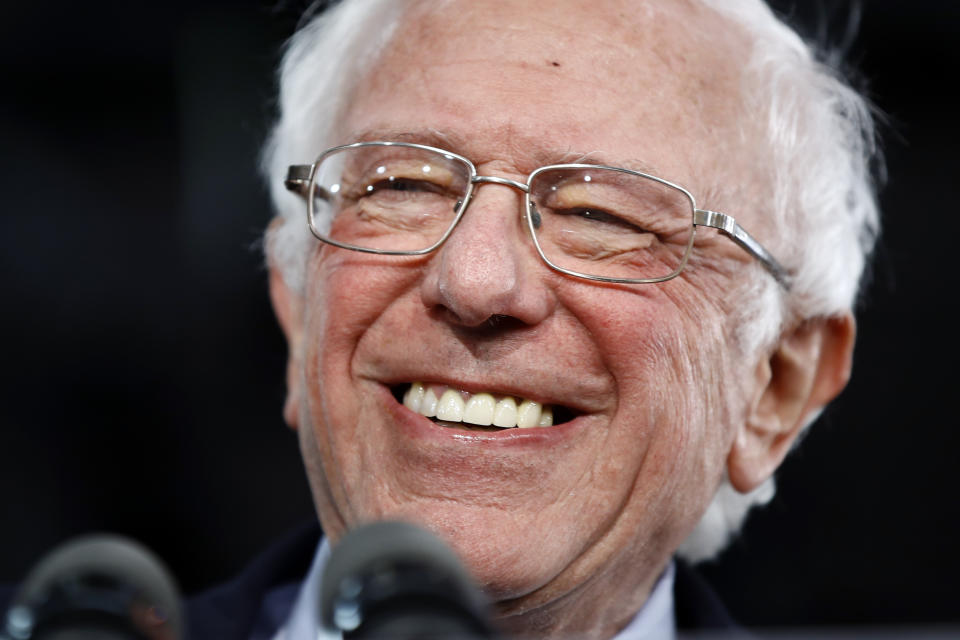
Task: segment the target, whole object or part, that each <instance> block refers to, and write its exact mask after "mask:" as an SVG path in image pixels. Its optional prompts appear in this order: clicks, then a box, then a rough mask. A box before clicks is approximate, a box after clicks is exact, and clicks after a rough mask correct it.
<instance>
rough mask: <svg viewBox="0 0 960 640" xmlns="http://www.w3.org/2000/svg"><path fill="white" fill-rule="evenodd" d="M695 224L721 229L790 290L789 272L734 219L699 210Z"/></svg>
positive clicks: (716, 212) (694, 216)
mask: <svg viewBox="0 0 960 640" xmlns="http://www.w3.org/2000/svg"><path fill="white" fill-rule="evenodd" d="M693 224H695V225H700V226H704V227H712V228H714V229H719V230H720V231H721V232H722V233H723V234H724V235H726V236H727V237H728V238H730V239H731V240H733V241H734V242H736V243H737V244H738V245H740V247H741V248H742V249H743V250H744V251H746V252H747V253H749V254H750V255H752V256H753V257H754V258H756V259H757V260H759V261H760V264H762V265H763V267H764V268H765V269H766V270H767V271H769V272H770V275H772V276H773V278H774V279H775V280H776V281H777V282H778V283H780V286H782V287H783V288H784V289H785V290H787V291H789V290H790V274H789V273H787V270H786V269H785V268H784V267H783V265H781V264H780V263H779V262H777V260H776V258H774V257H773V256H772V255H770V252H769V251H767V250H766V249H764V248H763V245H761V244H760V243H759V242H757V241H756V240H755V239H754V238H753V236H751V235H750V234H749V233H747V232H746V230H745V229H744V228H743V227H741V226H740V225H739V224H737V221H736V220H734V219H733V218H732V217H730V216H728V215H727V214H725V213H720V212H718V211H707V210H706V209H697V210H696V211H694V215H693Z"/></svg>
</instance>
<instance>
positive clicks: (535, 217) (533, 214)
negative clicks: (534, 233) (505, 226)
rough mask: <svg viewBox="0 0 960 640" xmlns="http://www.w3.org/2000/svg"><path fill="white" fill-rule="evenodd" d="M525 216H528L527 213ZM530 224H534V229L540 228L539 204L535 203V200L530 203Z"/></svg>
mask: <svg viewBox="0 0 960 640" xmlns="http://www.w3.org/2000/svg"><path fill="white" fill-rule="evenodd" d="M524 211H526V208H524ZM524 216H526V213H524ZM530 222H532V223H533V228H534V229H539V228H540V224H541V219H540V212H539V211H537V203H535V202H534V201H533V200H531V201H530Z"/></svg>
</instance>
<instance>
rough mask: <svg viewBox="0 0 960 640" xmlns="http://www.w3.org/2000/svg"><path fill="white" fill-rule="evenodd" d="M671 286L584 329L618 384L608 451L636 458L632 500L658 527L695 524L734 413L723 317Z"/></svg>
mask: <svg viewBox="0 0 960 640" xmlns="http://www.w3.org/2000/svg"><path fill="white" fill-rule="evenodd" d="M668 284H669V283H668ZM678 285H679V286H675V287H673V288H672V289H670V288H668V287H667V286H661V289H659V290H656V291H650V292H648V291H644V292H642V293H639V294H633V295H627V296H625V299H624V300H622V301H621V303H620V304H609V301H608V303H607V305H606V307H605V308H607V309H615V310H617V311H616V313H609V314H607V315H606V316H604V317H602V318H597V319H595V320H594V321H593V323H592V324H589V326H590V328H591V330H592V333H593V335H594V336H595V341H596V343H597V344H598V345H600V346H601V348H602V351H603V354H604V358H605V363H606V366H607V367H608V368H609V370H610V371H611V372H612V373H613V375H614V377H615V378H616V380H617V389H618V405H617V409H616V412H617V414H616V419H615V421H614V422H615V424H617V425H619V428H618V429H617V430H615V432H613V433H612V434H611V437H612V438H613V439H614V441H613V442H612V444H611V447H612V449H613V450H617V451H632V452H634V454H633V455H635V456H639V457H640V460H639V463H638V465H639V468H638V471H637V474H636V476H635V477H634V483H633V486H632V489H631V500H632V501H635V502H636V503H637V504H646V505H651V506H652V507H653V512H654V513H659V514H662V515H663V516H664V517H659V516H658V518H657V520H658V521H661V522H663V523H665V524H664V526H667V525H666V523H669V522H671V519H672V518H673V517H674V516H676V515H679V516H680V517H679V518H678V519H679V520H680V521H683V520H685V519H689V518H694V519H695V518H696V517H697V514H698V513H699V510H700V507H701V506H702V505H705V504H706V503H707V502H709V499H710V497H711V496H712V494H713V491H714V489H715V487H716V486H717V485H718V483H719V482H720V479H721V477H722V475H723V469H724V463H725V460H726V451H727V450H728V449H729V446H730V442H731V440H732V437H733V435H734V432H735V430H734V425H735V424H737V416H738V415H740V413H739V412H738V410H737V409H736V408H737V407H738V406H739V405H740V404H741V403H740V402H739V396H738V394H737V389H738V384H737V383H736V382H735V381H734V380H733V379H732V378H733V377H734V376H735V372H734V366H733V358H732V354H733V352H732V348H731V346H730V342H729V340H728V336H727V331H726V329H725V321H724V318H723V316H722V315H721V314H720V313H719V311H718V310H717V309H715V308H714V306H713V305H712V304H711V303H709V302H707V301H705V300H703V299H702V298H701V297H700V296H698V295H697V294H696V293H695V292H693V290H691V289H690V287H689V286H688V285H685V283H682V282H680V283H678ZM628 293H629V292H628ZM591 308H592V309H597V308H601V307H599V305H598V304H595V305H591ZM585 323H588V321H587V320H585ZM637 452H640V453H637ZM622 458H623V455H621V459H622ZM615 473H616V469H612V470H611V476H612V475H614V474H615ZM677 510H679V511H681V512H682V513H680V514H677V513H676V511H677ZM644 511H646V509H645V510H644ZM667 514H670V515H669V517H667ZM684 514H688V515H689V518H687V516H686V515H684ZM634 524H636V525H638V526H650V524H651V523H650V522H647V523H642V522H637V523H634ZM692 524H695V521H694V522H693V523H691V525H690V526H692ZM670 535H671V537H673V536H674V534H673V533H671V534H670Z"/></svg>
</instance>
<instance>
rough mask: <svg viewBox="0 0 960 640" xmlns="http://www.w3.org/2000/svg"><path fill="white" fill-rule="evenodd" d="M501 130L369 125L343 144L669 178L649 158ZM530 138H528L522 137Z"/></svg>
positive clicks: (505, 126)
mask: <svg viewBox="0 0 960 640" xmlns="http://www.w3.org/2000/svg"><path fill="white" fill-rule="evenodd" d="M496 128H497V129H501V130H500V131H495V132H491V135H490V136H485V135H482V134H481V135H476V134H472V135H462V134H459V133H456V132H446V131H441V130H439V129H433V128H422V129H413V130H411V129H402V128H397V127H390V126H384V127H370V128H366V129H363V130H360V131H358V132H355V133H353V134H352V135H351V136H350V137H349V139H346V140H344V141H343V143H344V144H349V143H352V142H374V141H382V142H410V143H415V144H423V145H427V146H430V147H437V148H440V149H443V150H445V151H452V152H454V153H457V154H459V155H462V156H464V157H466V158H467V159H468V160H470V161H471V162H474V163H475V164H484V163H486V162H492V161H496V160H502V161H507V162H510V163H511V164H513V165H514V166H516V167H518V168H520V167H523V168H526V167H527V166H530V165H533V166H532V168H530V171H533V170H534V169H537V168H539V167H542V166H546V165H551V164H599V165H608V166H613V167H622V168H624V169H632V170H633V171H639V172H641V173H649V174H652V175H655V176H657V177H659V178H664V179H666V180H669V179H670V177H669V176H664V175H662V174H661V172H660V171H659V170H657V169H656V168H655V166H654V165H652V164H651V163H650V162H649V161H648V160H645V159H640V158H614V157H611V156H608V155H606V153H605V152H604V151H601V150H593V151H586V152H581V151H577V150H574V149H572V148H570V146H569V145H567V146H566V147H561V146H554V145H552V144H551V143H550V142H545V141H542V140H540V139H537V138H535V137H533V136H528V135H523V134H520V133H518V132H517V131H516V130H515V129H516V127H515V126H513V125H511V124H502V125H498V126H497V127H496ZM504 138H506V139H507V140H508V141H509V143H508V146H509V147H510V148H509V149H505V150H503V151H501V152H500V155H498V154H497V150H490V149H483V150H481V149H478V148H473V147H475V146H476V145H475V142H476V141H477V140H478V139H479V140H503V139H504ZM523 139H527V140H523Z"/></svg>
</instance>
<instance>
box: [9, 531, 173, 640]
mask: <svg viewBox="0 0 960 640" xmlns="http://www.w3.org/2000/svg"><path fill="white" fill-rule="evenodd" d="M179 601H180V599H179V596H178V592H177V588H176V586H175V584H174V581H173V579H172V578H171V577H170V574H169V573H168V571H167V570H166V568H164V566H163V564H162V562H161V561H160V560H159V559H158V558H157V557H156V556H155V555H154V554H153V553H151V552H150V551H149V550H148V549H146V548H145V547H143V546H142V545H139V544H137V543H135V542H133V541H132V540H128V539H126V538H122V537H119V536H113V535H92V536H85V537H81V538H77V539H75V540H72V541H68V542H66V543H64V544H62V545H60V546H59V547H56V548H55V549H54V550H53V551H51V552H50V553H48V554H47V555H46V556H44V557H43V558H42V559H41V561H40V562H39V563H38V564H37V565H36V567H34V569H33V570H32V571H31V572H30V574H29V575H28V576H27V579H26V580H25V581H24V584H23V586H22V587H21V588H20V591H19V592H18V593H17V595H16V596H15V597H14V599H13V602H12V604H11V606H10V609H9V610H8V611H7V615H6V617H5V619H4V621H3V627H2V630H0V639H2V640H67V638H69V639H70V640H93V639H94V638H96V639H97V640H180V638H181V614H180V605H179Z"/></svg>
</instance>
